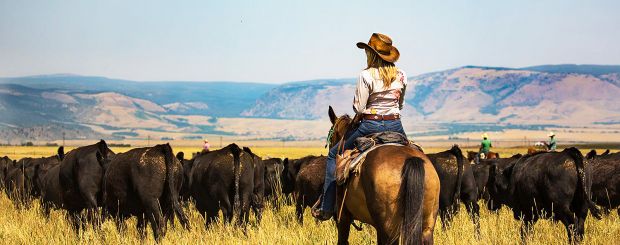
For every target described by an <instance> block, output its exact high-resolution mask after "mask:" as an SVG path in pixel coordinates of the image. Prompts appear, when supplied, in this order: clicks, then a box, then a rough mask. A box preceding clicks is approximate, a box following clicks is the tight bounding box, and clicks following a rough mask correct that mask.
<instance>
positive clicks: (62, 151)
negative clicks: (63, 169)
mask: <svg viewBox="0 0 620 245" xmlns="http://www.w3.org/2000/svg"><path fill="white" fill-rule="evenodd" d="M63 159H65V147H64V146H61V147H58V160H60V161H62V160H63Z"/></svg>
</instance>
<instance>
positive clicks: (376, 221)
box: [328, 106, 440, 244]
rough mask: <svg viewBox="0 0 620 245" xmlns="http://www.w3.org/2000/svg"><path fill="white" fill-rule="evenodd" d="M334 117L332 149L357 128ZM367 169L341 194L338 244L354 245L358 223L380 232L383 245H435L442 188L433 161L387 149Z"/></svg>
mask: <svg viewBox="0 0 620 245" xmlns="http://www.w3.org/2000/svg"><path fill="white" fill-rule="evenodd" d="M328 113H329V118H330V121H331V123H332V130H330V131H331V133H330V136H331V137H329V144H330V147H331V146H334V145H335V144H336V143H337V142H338V140H341V139H344V135H346V134H347V133H348V132H349V131H351V130H354V127H355V125H354V123H353V121H354V120H353V119H351V117H349V116H348V115H346V114H345V115H343V116H340V117H336V114H335V113H334V111H333V109H332V107H331V106H330V107H329V111H328ZM341 141H342V140H341ZM341 143H344V142H341ZM361 164H362V166H361V167H360V171H359V173H358V174H354V175H351V176H350V177H349V179H348V180H347V181H346V182H345V183H344V184H343V185H341V186H339V187H338V188H337V193H338V198H337V202H336V203H337V206H336V213H335V216H334V218H335V219H336V224H337V228H338V244H347V243H348V238H349V231H350V228H351V224H352V223H353V221H354V220H359V221H361V222H363V223H367V224H369V225H371V226H372V227H374V228H375V229H376V230H377V244H398V243H399V240H400V242H401V243H403V244H433V231H434V229H435V221H436V220H437V214H438V210H439V190H440V182H439V177H438V175H437V172H436V171H435V168H434V167H433V164H432V162H431V161H430V160H429V158H428V157H427V156H426V155H425V154H424V153H423V152H422V151H420V150H418V149H414V148H413V147H410V146H396V145H387V146H382V147H379V148H377V149H375V150H372V151H371V152H369V153H368V155H367V156H366V160H365V161H364V162H363V163H361Z"/></svg>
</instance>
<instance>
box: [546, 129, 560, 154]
mask: <svg viewBox="0 0 620 245" xmlns="http://www.w3.org/2000/svg"><path fill="white" fill-rule="evenodd" d="M548 136H549V143H546V144H545V146H547V151H555V150H556V148H557V142H556V141H555V133H553V132H549V135H548Z"/></svg>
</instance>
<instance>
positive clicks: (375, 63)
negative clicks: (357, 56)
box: [366, 49, 398, 88]
mask: <svg viewBox="0 0 620 245" xmlns="http://www.w3.org/2000/svg"><path fill="white" fill-rule="evenodd" d="M366 63H367V64H368V67H366V69H369V71H370V74H371V75H372V76H373V78H375V79H381V80H382V81H383V86H384V87H385V88H389V87H390V86H392V82H394V80H396V76H397V75H398V68H397V67H396V65H394V63H391V62H387V61H385V60H383V59H381V57H379V55H377V54H376V53H375V52H373V51H370V50H368V49H366ZM370 68H375V69H370Z"/></svg>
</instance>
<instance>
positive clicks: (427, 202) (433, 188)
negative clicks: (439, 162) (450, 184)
mask: <svg viewBox="0 0 620 245" xmlns="http://www.w3.org/2000/svg"><path fill="white" fill-rule="evenodd" d="M424 173H425V174H424V203H423V204H424V207H423V210H422V215H423V220H422V224H423V229H422V239H423V241H422V242H423V244H433V243H434V242H433V231H434V230H435V221H436V220H437V214H438V211H439V190H440V183H439V176H437V172H435V168H434V167H433V165H432V164H430V163H426V164H424Z"/></svg>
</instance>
